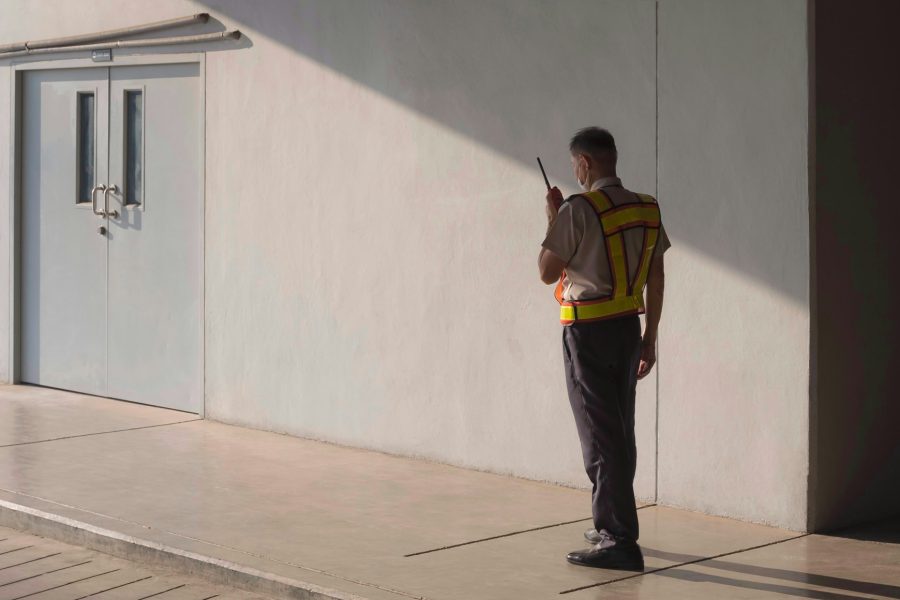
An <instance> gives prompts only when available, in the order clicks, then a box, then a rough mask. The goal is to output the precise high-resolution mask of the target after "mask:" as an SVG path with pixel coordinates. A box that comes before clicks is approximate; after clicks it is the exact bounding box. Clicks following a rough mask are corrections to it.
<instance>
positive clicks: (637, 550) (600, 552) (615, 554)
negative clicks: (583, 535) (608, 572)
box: [566, 540, 644, 571]
mask: <svg viewBox="0 0 900 600" xmlns="http://www.w3.org/2000/svg"><path fill="white" fill-rule="evenodd" d="M566 560H567V561H569V562H570V563H572V564H573V565H579V566H582V567H596V568H598V569H618V570H620V571H643V570H644V554H643V552H641V547H640V546H638V545H637V542H632V541H627V540H620V541H618V542H616V545H615V546H610V547H609V548H599V547H597V546H595V547H593V548H588V549H587V550H576V551H574V552H569V553H568V554H567V555H566Z"/></svg>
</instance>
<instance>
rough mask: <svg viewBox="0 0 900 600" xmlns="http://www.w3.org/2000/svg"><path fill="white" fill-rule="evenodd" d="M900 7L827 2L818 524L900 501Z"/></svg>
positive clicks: (820, 97)
mask: <svg viewBox="0 0 900 600" xmlns="http://www.w3.org/2000/svg"><path fill="white" fill-rule="evenodd" d="M898 19H900V6H898V5H897V4H895V3H894V4H892V3H884V2H877V1H866V2H854V3H853V4H852V5H850V4H847V3H843V2H836V1H828V2H817V3H816V14H815V21H816V73H815V76H816V140H817V141H816V182H815V184H816V196H815V232H816V241H815V254H814V265H813V269H814V282H815V290H816V294H815V297H816V303H815V304H814V307H813V315H812V317H813V328H814V329H813V331H814V339H816V342H815V355H814V363H813V364H814V377H815V378H816V382H815V387H816V399H814V401H815V400H817V405H818V413H817V415H816V421H815V423H814V427H815V431H816V432H817V433H816V437H817V440H818V442H817V447H816V448H814V450H815V452H814V453H813V455H812V456H813V458H814V463H813V473H814V482H815V485H814V486H812V487H811V490H810V493H811V495H812V497H811V499H810V503H811V504H812V505H813V506H815V512H814V513H813V522H812V523H811V524H810V526H811V529H813V530H820V529H823V528H833V527H840V526H843V525H847V524H851V523H855V522H859V521H862V520H870V519H874V518H878V517H882V516H887V515H892V514H896V513H897V510H898V507H900V433H898V431H900V430H898V422H900V401H898V398H900V394H898V392H897V389H896V382H895V381H894V380H893V375H894V374H895V372H894V369H896V368H897V366H898V364H900V350H898V348H900V344H898V339H900V320H898V318H897V310H896V307H897V304H898V300H897V298H898V294H900V268H898V266H897V260H898V257H900V235H898V234H897V226H898V223H900V204H898V202H897V181H896V178H897V176H896V172H897V140H898V139H900V113H898V111H897V106H898V105H900V81H898V79H897V77H896V76H895V75H894V74H895V73H896V72H897V70H898V67H900V60H898V58H897V57H898V55H897V49H896V46H895V44H894V43H893V42H892V41H891V40H892V39H893V37H892V36H893V33H894V27H895V23H897V20H898Z"/></svg>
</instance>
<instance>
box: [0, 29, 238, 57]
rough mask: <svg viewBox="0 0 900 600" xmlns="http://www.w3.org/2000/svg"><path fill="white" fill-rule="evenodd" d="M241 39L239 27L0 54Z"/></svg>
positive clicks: (26, 53) (16, 54) (27, 53)
mask: <svg viewBox="0 0 900 600" xmlns="http://www.w3.org/2000/svg"><path fill="white" fill-rule="evenodd" d="M228 39H233V40H239V39H241V32H240V31H239V30H237V29H235V30H233V31H219V32H216V33H204V34H200V35H181V36H174V37H167V38H154V39H144V40H118V41H115V42H110V41H106V42H98V43H96V44H83V45H80V46H61V47H48V48H35V49H31V48H28V49H26V50H19V51H16V52H6V53H3V54H0V60H2V59H4V58H12V57H15V56H33V55H35V54H55V53H57V52H81V51H85V50H101V49H106V48H135V47H151V46H175V45H178V44H192V43H197V42H217V41H221V40H228Z"/></svg>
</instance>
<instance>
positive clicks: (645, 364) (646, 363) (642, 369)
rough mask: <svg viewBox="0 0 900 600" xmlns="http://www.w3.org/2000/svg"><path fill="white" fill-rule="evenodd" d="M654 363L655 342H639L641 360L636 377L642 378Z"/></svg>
mask: <svg viewBox="0 0 900 600" xmlns="http://www.w3.org/2000/svg"><path fill="white" fill-rule="evenodd" d="M655 364H656V342H655V341H654V342H650V341H649V340H647V341H646V342H644V341H642V342H641V362H640V364H639V365H638V372H637V378H638V379H643V378H644V377H646V376H647V375H648V374H649V373H650V371H651V370H652V369H653V365H655Z"/></svg>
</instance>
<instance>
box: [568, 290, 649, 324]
mask: <svg viewBox="0 0 900 600" xmlns="http://www.w3.org/2000/svg"><path fill="white" fill-rule="evenodd" d="M643 310H644V299H643V297H642V296H638V295H635V296H622V297H621V298H612V299H610V300H604V301H601V302H596V303H593V304H582V305H580V306H577V307H573V306H571V305H566V304H564V305H562V306H560V307H559V320H560V321H563V322H569V323H571V322H573V321H575V320H576V319H575V313H576V311H577V312H578V319H577V320H578V321H584V320H587V319H600V318H603V317H612V316H616V315H619V314H627V313H637V312H642V311H643Z"/></svg>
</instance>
